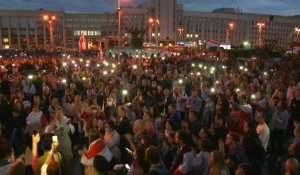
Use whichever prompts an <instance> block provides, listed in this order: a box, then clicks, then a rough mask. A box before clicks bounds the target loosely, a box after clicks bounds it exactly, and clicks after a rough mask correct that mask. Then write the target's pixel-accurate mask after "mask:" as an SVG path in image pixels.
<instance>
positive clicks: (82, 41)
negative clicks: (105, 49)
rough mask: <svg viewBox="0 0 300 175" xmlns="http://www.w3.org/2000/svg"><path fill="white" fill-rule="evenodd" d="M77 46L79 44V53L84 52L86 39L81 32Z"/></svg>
mask: <svg viewBox="0 0 300 175" xmlns="http://www.w3.org/2000/svg"><path fill="white" fill-rule="evenodd" d="M78 44H79V52H81V51H82V50H86V39H85V36H84V33H83V32H81V35H80V38H79V43H78Z"/></svg>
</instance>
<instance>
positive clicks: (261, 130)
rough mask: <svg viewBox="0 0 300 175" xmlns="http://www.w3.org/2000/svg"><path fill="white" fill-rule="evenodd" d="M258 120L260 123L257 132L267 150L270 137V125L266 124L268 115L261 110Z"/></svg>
mask: <svg viewBox="0 0 300 175" xmlns="http://www.w3.org/2000/svg"><path fill="white" fill-rule="evenodd" d="M256 120H257V123H258V125H257V127H256V132H257V134H258V136H259V139H260V141H261V144H262V146H263V147H264V148H265V150H267V147H268V145H269V139H270V129H269V126H268V125H267V124H266V115H265V114H264V113H262V112H260V113H258V114H257V118H256Z"/></svg>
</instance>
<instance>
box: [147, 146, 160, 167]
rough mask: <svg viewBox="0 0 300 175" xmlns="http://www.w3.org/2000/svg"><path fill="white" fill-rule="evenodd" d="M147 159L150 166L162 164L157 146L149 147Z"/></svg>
mask: <svg viewBox="0 0 300 175" xmlns="http://www.w3.org/2000/svg"><path fill="white" fill-rule="evenodd" d="M145 159H146V160H147V161H148V162H149V163H150V164H158V163H159V162H160V151H159V149H158V148H157V147H156V146H149V147H148V148H147V149H146V153H145Z"/></svg>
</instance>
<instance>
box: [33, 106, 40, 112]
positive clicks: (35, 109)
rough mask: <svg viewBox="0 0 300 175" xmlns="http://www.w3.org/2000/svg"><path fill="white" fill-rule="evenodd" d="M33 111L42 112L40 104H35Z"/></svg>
mask: <svg viewBox="0 0 300 175" xmlns="http://www.w3.org/2000/svg"><path fill="white" fill-rule="evenodd" d="M32 111H33V112H40V108H39V106H38V105H33V107H32Z"/></svg>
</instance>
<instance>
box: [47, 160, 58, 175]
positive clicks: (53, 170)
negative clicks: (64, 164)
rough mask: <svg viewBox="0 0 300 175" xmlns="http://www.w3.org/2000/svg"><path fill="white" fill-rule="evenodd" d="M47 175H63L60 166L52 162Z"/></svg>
mask: <svg viewBox="0 0 300 175" xmlns="http://www.w3.org/2000/svg"><path fill="white" fill-rule="evenodd" d="M46 171H47V175H61V170H60V164H59V163H57V162H55V161H52V162H51V163H50V164H49V165H48V167H47V170H46Z"/></svg>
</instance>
